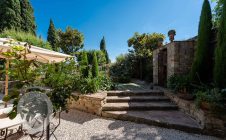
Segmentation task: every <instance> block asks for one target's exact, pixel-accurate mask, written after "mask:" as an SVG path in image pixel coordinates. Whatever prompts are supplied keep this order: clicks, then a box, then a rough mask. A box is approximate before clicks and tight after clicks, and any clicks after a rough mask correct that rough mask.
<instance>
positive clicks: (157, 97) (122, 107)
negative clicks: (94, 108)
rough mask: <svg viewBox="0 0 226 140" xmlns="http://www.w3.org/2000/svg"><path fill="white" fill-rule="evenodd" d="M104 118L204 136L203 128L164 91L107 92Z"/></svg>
mask: <svg viewBox="0 0 226 140" xmlns="http://www.w3.org/2000/svg"><path fill="white" fill-rule="evenodd" d="M102 116H104V117H109V118H114V119H119V120H125V121H133V122H137V123H144V124H149V125H156V126H160V127H165V128H170V129H171V128H173V129H177V130H182V131H186V132H192V133H201V132H202V128H201V126H200V125H199V124H198V123H197V122H196V121H195V120H194V119H192V118H191V117H190V116H188V115H186V114H184V113H183V112H181V111H180V110H179V109H178V106H177V105H176V104H175V103H173V102H172V101H171V100H170V99H169V98H168V97H166V96H164V92H162V91H158V90H150V91H112V92H108V93H107V97H106V104H104V105H103V106H102Z"/></svg>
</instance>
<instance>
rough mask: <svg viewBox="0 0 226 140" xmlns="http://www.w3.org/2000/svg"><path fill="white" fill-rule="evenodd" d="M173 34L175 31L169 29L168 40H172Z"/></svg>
mask: <svg viewBox="0 0 226 140" xmlns="http://www.w3.org/2000/svg"><path fill="white" fill-rule="evenodd" d="M175 35H176V31H175V30H169V32H168V37H169V40H170V42H173V41H174V37H175Z"/></svg>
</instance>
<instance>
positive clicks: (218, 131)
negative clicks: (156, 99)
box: [162, 89, 226, 136]
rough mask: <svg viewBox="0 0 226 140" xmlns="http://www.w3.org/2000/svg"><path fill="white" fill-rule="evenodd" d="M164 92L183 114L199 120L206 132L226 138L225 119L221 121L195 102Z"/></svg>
mask: <svg viewBox="0 0 226 140" xmlns="http://www.w3.org/2000/svg"><path fill="white" fill-rule="evenodd" d="M162 90H164V93H165V95H166V96H168V97H169V98H170V99H171V100H172V101H174V102H175V103H176V104H177V105H178V107H179V108H180V109H181V110H182V111H183V112H185V113H186V114H188V115H190V116H191V117H192V118H194V119H195V120H197V121H198V122H199V124H200V125H201V126H202V128H203V130H204V132H206V133H208V132H211V133H214V134H215V135H219V136H226V120H225V119H220V118H219V117H216V115H214V114H212V113H209V112H205V111H203V110H201V109H198V108H197V107H196V106H195V103H194V102H193V101H186V100H183V99H180V98H179V97H177V96H176V95H175V94H174V93H173V92H171V91H169V90H166V89H162Z"/></svg>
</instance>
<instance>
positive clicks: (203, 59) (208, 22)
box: [190, 0, 212, 82]
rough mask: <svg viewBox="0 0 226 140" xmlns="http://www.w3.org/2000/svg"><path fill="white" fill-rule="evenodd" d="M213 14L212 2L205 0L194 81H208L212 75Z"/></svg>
mask: <svg viewBox="0 0 226 140" xmlns="http://www.w3.org/2000/svg"><path fill="white" fill-rule="evenodd" d="M211 29H212V14H211V8H210V3H209V1H208V0H204V3H203V6H202V12H201V16H200V21H199V30H198V42H197V48H196V53H195V58H194V62H193V65H192V70H191V73H190V78H191V80H192V81H199V80H201V81H202V82H208V81H209V80H210V79H211V76H212V66H211V64H212V62H211V61H212V54H211V53H212V52H211V43H210V40H211Z"/></svg>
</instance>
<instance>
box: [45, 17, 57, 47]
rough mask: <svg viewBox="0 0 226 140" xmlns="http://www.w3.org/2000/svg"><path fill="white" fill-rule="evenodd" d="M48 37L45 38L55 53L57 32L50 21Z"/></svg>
mask: <svg viewBox="0 0 226 140" xmlns="http://www.w3.org/2000/svg"><path fill="white" fill-rule="evenodd" d="M47 34H48V36H47V41H48V42H49V43H50V45H51V46H52V49H53V50H54V51H57V48H56V42H57V31H56V29H55V26H54V23H53V20H52V19H50V24H49V29H48V33H47Z"/></svg>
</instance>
